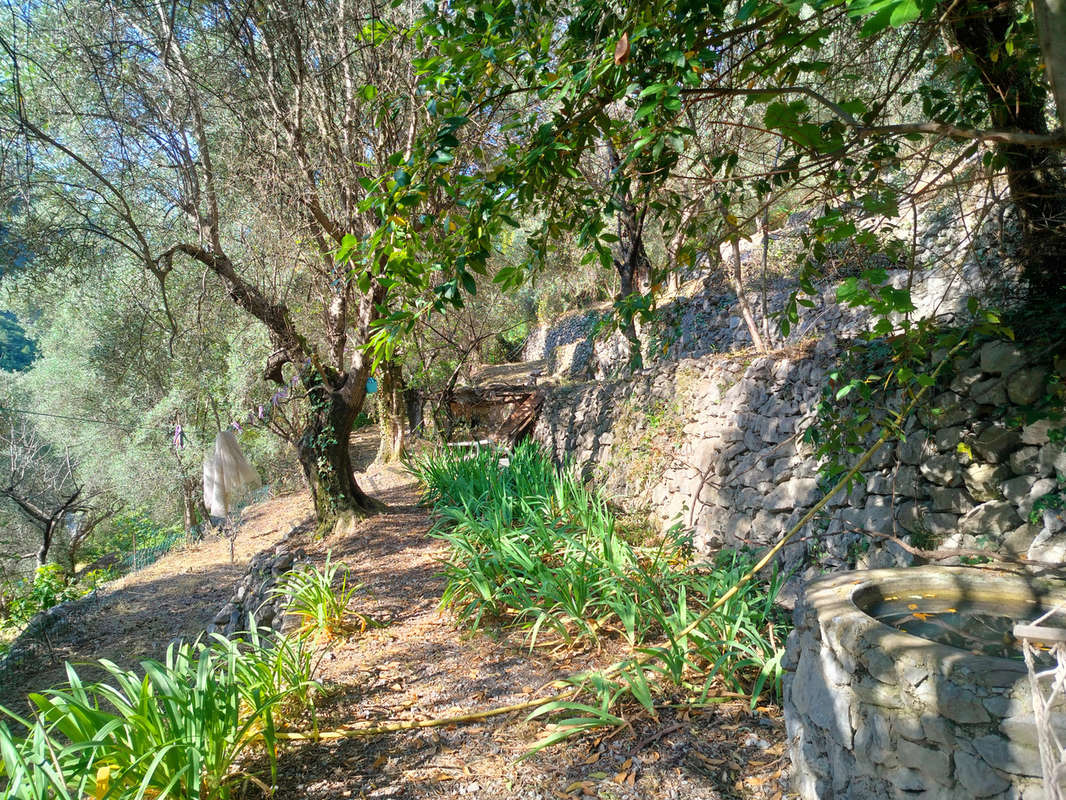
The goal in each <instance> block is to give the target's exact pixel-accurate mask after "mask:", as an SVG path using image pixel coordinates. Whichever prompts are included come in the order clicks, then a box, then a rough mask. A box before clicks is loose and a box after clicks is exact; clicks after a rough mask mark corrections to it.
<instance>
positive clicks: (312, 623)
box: [273, 551, 369, 638]
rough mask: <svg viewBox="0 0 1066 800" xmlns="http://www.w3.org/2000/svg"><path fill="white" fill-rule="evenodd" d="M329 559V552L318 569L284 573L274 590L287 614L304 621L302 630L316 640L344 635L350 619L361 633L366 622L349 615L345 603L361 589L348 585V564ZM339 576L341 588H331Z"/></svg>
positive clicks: (361, 617) (347, 629)
mask: <svg viewBox="0 0 1066 800" xmlns="http://www.w3.org/2000/svg"><path fill="white" fill-rule="evenodd" d="M332 557H333V553H332V551H330V552H329V553H327V554H326V563H325V565H324V566H323V567H322V569H321V570H318V569H315V568H313V567H310V566H307V567H304V568H302V569H295V570H292V571H291V572H287V573H285V575H283V576H282V577H281V579H280V580H279V581H278V585H277V586H276V587H275V588H274V590H273V593H274V594H276V595H278V596H279V597H281V598H283V599H285V600H286V602H287V609H288V611H290V612H292V613H294V614H297V615H298V616H299V617H300V618H301V619H302V620H303V624H302V626H301V631H302V632H305V633H312V634H313V635H314V636H316V637H325V638H332V637H334V636H339V635H341V634H344V633H347V632H348V631H350V630H351V629H352V626H351V624H350V623H349V622H348V619H349V616H352V617H354V618H355V619H356V620H357V621H358V622H357V624H358V626H359V627H360V628H361V629H362V630H365V629H366V627H367V624H368V623H369V620H368V618H367V617H365V616H363V615H361V614H356V613H354V612H349V610H348V604H349V603H350V602H351V600H352V596H353V595H354V594H355V593H356V591H358V590H359V588H360V587H359V585H358V584H352V585H349V583H348V577H349V574H350V573H349V570H348V565H347V564H334V563H332ZM338 573H340V575H341V578H340V585H339V586H337V587H336V588H334V584H335V583H336V582H337V581H336V579H337V574H338Z"/></svg>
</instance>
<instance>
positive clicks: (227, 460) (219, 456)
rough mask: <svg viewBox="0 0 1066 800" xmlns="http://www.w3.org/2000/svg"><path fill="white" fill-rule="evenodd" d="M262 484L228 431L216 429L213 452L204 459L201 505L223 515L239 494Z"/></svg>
mask: <svg viewBox="0 0 1066 800" xmlns="http://www.w3.org/2000/svg"><path fill="white" fill-rule="evenodd" d="M261 485H262V481H260V480H259V474H258V473H257V472H256V471H255V469H253V467H252V465H251V464H249V463H248V459H246V458H245V457H244V453H242V452H241V446H240V445H239V444H237V437H236V436H234V435H233V434H232V433H231V432H230V431H219V432H218V436H216V437H215V453H214V455H213V456H209V457H208V458H206V459H204V505H206V506H207V510H208V512H209V513H210V514H211V516H212V517H225V516H226V515H227V514H229V512H230V511H232V510H233V508H234V506H235V505H236V504H237V502H238V501H239V500H240V499H241V497H242V496H243V495H244V494H246V493H247V492H250V491H251V490H253V489H258V488H259V487H260V486H261Z"/></svg>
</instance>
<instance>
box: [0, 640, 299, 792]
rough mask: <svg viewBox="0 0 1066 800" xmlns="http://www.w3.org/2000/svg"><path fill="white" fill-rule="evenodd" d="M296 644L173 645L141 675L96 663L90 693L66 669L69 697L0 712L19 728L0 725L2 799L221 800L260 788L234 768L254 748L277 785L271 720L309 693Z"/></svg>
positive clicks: (37, 699) (38, 699) (54, 693)
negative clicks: (101, 676) (97, 676)
mask: <svg viewBox="0 0 1066 800" xmlns="http://www.w3.org/2000/svg"><path fill="white" fill-rule="evenodd" d="M303 647H304V645H303V643H302V642H290V641H286V640H277V641H272V642H269V643H268V642H266V641H264V640H262V639H260V638H259V636H258V634H257V633H254V632H253V634H252V639H251V642H250V643H241V642H230V641H228V640H226V639H225V638H223V637H220V636H216V637H214V639H213V640H212V641H211V642H210V643H209V644H204V643H199V642H198V643H195V644H180V645H172V646H171V647H170V648H168V650H167V655H166V658H165V660H164V661H163V662H162V663H160V662H157V661H145V662H143V663H142V665H141V666H142V668H143V675H142V674H140V673H138V672H136V671H134V670H127V669H123V668H121V667H119V666H117V665H116V664H113V663H111V662H110V661H104V660H102V661H100V662H99V665H100V667H102V668H103V670H104V671H105V673H106V675H107V678H106V679H105V681H104V682H101V683H97V684H85V683H84V682H83V681H82V679H81V677H80V676H79V675H78V672H77V670H76V669H75V668H74V667H73V666H71V665H69V664H68V665H67V677H68V684H67V686H66V687H65V688H58V689H50V690H47V691H45V692H43V693H40V694H31V695H30V698H29V699H30V702H31V704H32V706H33V711H32V713H31V716H30V717H29V718H24V717H21V716H19V715H17V714H15V713H14V712H12V711H9V710H8V709H5V708H3V707H2V706H0V713H2V714H3V715H4V716H6V717H8V718H10V719H12V720H14V721H15V722H16V723H17V724H18V725H20V726H22V727H23V728H24V729H25V731H26V733H25V734H23V735H18V734H15V733H13V732H12V730H11V729H10V728H9V727H8V726H7V725H6V724H4V723H2V722H0V776H3V777H4V778H6V780H7V787H6V792H7V793H6V794H5V797H10V798H13V800H30V799H31V798H32V799H33V800H43V799H44V798H52V797H57V798H82V797H87V796H88V797H94V798H98V799H100V800H103V798H116V800H141V798H148V797H151V798H165V797H170V798H181V800H225V799H226V798H229V797H231V796H233V794H234V793H235V791H236V790H238V789H239V788H240V787H241V785H242V784H245V783H248V782H252V783H255V784H257V785H259V786H260V787H261V788H264V789H265V788H267V787H266V785H265V784H264V783H263V782H262V781H261V780H260V779H259V778H257V777H255V776H252V775H250V774H247V773H245V772H242V771H239V770H237V769H236V768H235V765H236V764H237V762H238V760H239V759H241V758H242V757H243V756H245V754H248V753H249V752H253V751H254V752H259V751H261V752H263V753H265V754H266V757H267V760H268V763H269V765H270V769H271V777H272V778H273V777H274V776H275V773H276V759H277V736H276V723H277V719H278V714H279V713H280V712H281V711H283V709H284V708H285V704H286V703H287V702H288V701H290V700H291V699H293V698H300V697H306V696H307V693H308V692H309V691H311V689H312V687H313V686H314V685H315V684H314V682H313V681H312V676H311V669H312V665H311V661H310V658H309V657H307V656H306V654H305V653H304V651H303V650H302V648H303Z"/></svg>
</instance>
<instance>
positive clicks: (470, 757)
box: [0, 469, 787, 800]
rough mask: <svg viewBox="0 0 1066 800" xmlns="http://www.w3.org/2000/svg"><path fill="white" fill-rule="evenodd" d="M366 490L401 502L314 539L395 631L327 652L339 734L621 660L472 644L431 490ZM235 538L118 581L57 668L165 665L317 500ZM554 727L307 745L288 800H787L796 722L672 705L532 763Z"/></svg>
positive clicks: (327, 708) (289, 765) (441, 731)
mask: <svg viewBox="0 0 1066 800" xmlns="http://www.w3.org/2000/svg"><path fill="white" fill-rule="evenodd" d="M363 477H364V482H365V483H366V484H367V485H368V487H369V488H372V489H373V490H374V494H375V495H376V496H377V497H380V498H381V499H383V500H384V501H385V502H387V503H388V504H389V506H390V510H389V511H388V512H387V513H384V514H381V515H378V516H375V517H373V518H371V519H368V520H366V521H365V522H364V523H362V525H361V526H360V527H358V528H357V529H356V530H354V531H351V532H350V533H349V534H347V535H346V536H345V537H344V538H343V539H340V538H338V537H328V538H326V539H325V540H323V541H318V542H312V541H307V542H305V547H306V549H307V551H308V556H309V558H311V559H312V560H314V561H322V560H324V559H325V555H326V553H327V552H328V551H331V552H332V557H333V560H334V561H338V560H342V561H344V562H346V563H347V564H348V565H349V567H350V568H351V571H352V575H353V578H354V580H355V581H357V582H358V583H360V584H362V588H361V589H360V591H359V592H358V593H357V594H356V596H355V598H354V600H353V610H355V611H358V612H360V613H362V614H367V615H369V616H370V617H371V618H372V619H374V620H375V621H376V622H378V623H380V624H381V625H382V627H376V628H372V629H370V630H368V631H367V632H366V633H364V634H362V635H359V636H354V637H352V638H349V639H346V640H341V641H334V642H332V643H330V644H329V645H328V646H327V647H326V648H325V649H324V652H323V657H322V661H321V664H320V677H321V679H322V680H323V681H324V682H325V683H326V684H327V687H328V694H327V696H326V697H325V698H324V699H323V701H322V703H321V707H320V719H319V724H320V726H321V728H322V729H330V728H335V727H342V726H343V725H345V724H348V723H355V722H364V721H366V720H374V719H431V718H436V717H442V716H450V715H454V714H458V713H465V712H469V711H472V710H475V709H483V708H490V707H494V706H500V705H508V704H512V703H520V702H523V701H526V700H529V699H530V698H532V697H534V696H535V693H536V692H538V691H539V690H540V689H541V687H543V686H544V685H545V684H547V683H549V682H551V681H552V680H554V679H555V678H558V677H560V676H562V675H565V674H568V673H570V672H572V671H576V670H579V669H585V668H587V667H589V666H591V665H593V664H596V663H609V662H610V661H611V660H612V655H613V654H612V653H610V652H599V653H596V652H582V653H570V654H567V655H565V656H558V655H557V656H556V657H554V658H552V657H549V656H548V655H546V654H542V653H539V652H538V653H533V654H530V653H529V652H528V650H527V648H526V647H525V646H524V642H523V638H522V636H521V634H512V635H505V634H497V635H495V636H493V635H488V634H477V635H472V636H471V635H468V634H465V633H464V632H463V631H461V630H459V629H457V628H456V627H455V625H454V622H453V620H452V618H451V616H450V615H449V614H448V613H447V612H440V611H439V610H438V603H439V600H440V596H441V591H442V588H443V583H442V581H441V579H440V577H439V575H438V571H439V569H438V564H439V559H440V557H441V556H442V549H441V545H440V543H439V542H437V541H436V540H434V539H432V538H430V537H428V536H427V535H426V534H427V531H428V529H429V527H430V521H429V519H428V517H427V514H426V510H425V509H424V508H421V507H420V506H418V505H417V494H416V487H415V486H414V485H413V483H412V482H411V481H410V480H409V479H408V478H407V477H406V476H405V475H403V474H402V473H401V472H399V471H398V470H388V469H386V470H371V471H370V472H369V473H367V474H364V476H363ZM244 519H245V522H244V524H243V526H242V528H241V530H240V533H239V535H238V538H237V541H236V555H237V561H236V563H234V564H231V563H230V561H229V543H228V542H227V541H224V540H220V539H216V540H208V541H205V542H202V543H200V544H197V545H195V546H192V547H189V548H186V549H184V550H182V551H180V552H176V553H172V554H170V555H168V556H167V557H165V558H163V559H161V560H160V561H158V562H157V563H155V564H153V565H152V566H151V567H148V568H147V569H143V570H141V571H139V572H137V573H134V574H131V575H128V576H126V577H125V578H123V579H121V580H119V581H116V582H114V583H112V584H110V585H109V586H108V587H107V589H106V591H105V593H104V596H103V598H102V602H101V603H100V605H99V607H98V609H97V610H96V611H95V612H94V613H93V614H92V615H91V616H90V617H89V618H88V619H87V620H86V622H85V624H84V625H80V626H75V628H76V629H75V630H74V631H73V632H72V633H71V634H70V635H69V637H67V639H66V640H64V641H59V642H55V643H54V646H55V648H56V653H57V656H58V657H60V658H63V659H70V660H75V661H85V660H87V659H90V658H99V657H108V658H111V659H113V660H116V661H118V662H119V663H125V664H132V663H135V662H136V661H138V660H139V659H143V658H146V657H154V658H158V657H160V656H161V655H162V653H163V652H164V651H165V649H166V645H167V643H168V642H170V641H171V640H172V639H174V638H175V637H179V636H184V637H195V636H196V635H198V634H199V633H200V632H202V630H203V628H204V626H205V625H206V624H207V623H208V622H209V621H210V619H211V617H212V615H213V613H214V611H215V610H217V609H218V608H219V607H220V606H221V605H223V604H224V603H225V602H226V600H227V599H228V598H229V595H230V594H231V593H232V591H233V586H234V584H235V583H236V582H237V581H238V579H239V578H240V576H241V575H242V573H243V571H244V569H245V568H246V566H247V562H248V561H249V560H250V559H251V557H252V556H253V555H255V554H256V553H257V552H260V551H261V550H265V549H268V548H271V547H273V545H274V544H275V543H276V542H277V541H278V540H280V539H281V537H282V536H283V535H284V534H285V533H286V532H287V531H288V530H289V529H290V528H292V527H293V526H296V525H300V524H305V523H308V522H310V505H309V503H308V501H307V499H306V498H305V497H303V496H295V495H294V496H287V497H280V498H276V499H273V500H269V501H267V502H265V503H262V504H260V505H258V506H255V507H252V508H250V509H248V510H247V511H246V513H245V515H244ZM62 677H63V676H62V672H61V668H60V667H58V666H52V665H47V664H44V665H41V666H40V668H38V669H27V670H26V671H25V673H24V674H23V675H20V676H19V678H20V680H19V681H18V685H17V686H15V687H14V688H9V689H8V691H7V696H6V697H3V698H0V700H2V701H3V702H5V703H7V704H9V705H16V706H18V705H21V703H23V702H24V700H23V699H22V698H24V697H25V692H26V691H28V690H29V689H30V688H40V687H43V686H47V685H51V684H54V683H57V682H59V681H60V680H62ZM544 733H545V728H544V725H543V724H542V723H540V722H527V721H525V719H524V716H523V715H522V714H521V713H517V714H512V715H509V716H501V717H496V718H492V719H489V720H485V721H483V722H480V723H477V724H471V725H457V726H455V725H453V726H448V727H443V728H433V729H425V730H419V731H412V732H405V733H402V734H392V735H388V736H380V737H375V738H369V739H368V738H360V739H348V740H342V741H340V742H336V741H334V742H331V743H321V744H320V743H307V744H302V745H294V746H291V747H289V748H287V749H286V750H285V751H284V752H283V753H282V755H281V758H280V764H279V781H278V784H279V785H278V789H277V793H276V795H275V796H276V797H279V798H284V799H286V800H288V799H290V798H291V799H292V800H297V799H298V800H303V799H304V798H306V799H307V800H316V799H318V798H321V800H327V799H328V800H333V798H349V797H350V798H363V797H366V798H404V799H405V800H406V799H407V798H410V799H411V800H414V799H415V798H431V797H432V798H437V797H481V798H497V797H499V798H523V800H525V799H529V800H532V798H544V799H545V800H549V799H553V798H571V797H572V798H577V797H601V798H615V799H617V800H631V799H633V798H649V800H672V798H691V800H701V799H702V800H719V799H720V798H749V797H750V798H778V797H783V796H785V795H784V794H783V786H784V779H785V775H784V773H785V772H787V758H786V756H785V755H784V746H783V730H782V725H781V722H780V715H779V714H778V713H777V711H776V710H774V709H762V710H760V711H757V712H751V711H749V710H748V706H747V704H746V703H739V702H735V701H734V702H730V703H726V704H721V705H714V706H708V707H705V708H702V709H696V710H689V711H678V710H676V709H671V708H663V709H662V710H661V712H660V713H659V716H658V718H657V719H656V718H651V717H650V716H648V715H646V714H645V715H642V716H641V715H637V716H634V717H633V718H632V719H631V725H630V726H629V727H625V728H622V729H619V730H616V731H613V732H611V733H610V734H607V735H602V734H601V735H596V736H591V735H589V736H584V737H582V738H578V739H575V740H572V741H570V742H568V743H566V744H563V745H561V746H558V747H555V748H553V749H550V750H546V751H542V752H540V753H538V754H536V755H534V756H532V757H531V758H529V759H527V760H523V761H518V760H517V759H518V758H519V757H520V756H521V755H522V754H523V753H525V752H526V751H527V750H528V748H529V747H530V745H531V744H532V743H533V742H534V741H536V740H537V739H538V738H540V737H541V736H543V735H544Z"/></svg>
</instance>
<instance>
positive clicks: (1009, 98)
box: [947, 2, 1066, 301]
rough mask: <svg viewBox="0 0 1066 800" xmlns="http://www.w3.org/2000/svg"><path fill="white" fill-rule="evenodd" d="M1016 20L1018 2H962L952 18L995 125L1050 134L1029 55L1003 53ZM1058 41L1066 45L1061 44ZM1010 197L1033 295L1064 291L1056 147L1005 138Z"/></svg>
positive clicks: (1062, 195)
mask: <svg viewBox="0 0 1066 800" xmlns="http://www.w3.org/2000/svg"><path fill="white" fill-rule="evenodd" d="M1017 20H1018V9H1017V8H1016V6H1015V4H1014V3H1008V2H1000V3H994V4H988V5H986V4H984V3H974V2H970V3H963V4H962V5H961V6H959V7H958V8H957V10H956V11H955V12H954V13H952V14H951V15H950V16H949V18H948V21H947V24H948V25H949V26H950V28H951V31H952V33H953V34H954V36H955V40H956V41H957V42H958V43H959V45H960V47H962V49H963V50H965V51H966V54H967V56H968V57H969V59H970V60H971V62H972V63H973V65H974V67H975V68H976V69H977V72H978V74H979V75H980V78H981V83H982V85H983V88H984V93H985V97H986V100H987V102H988V107H989V111H990V114H991V117H992V125H993V127H996V128H1001V129H1014V130H1019V131H1023V132H1025V133H1036V134H1047V133H1048V126H1047V117H1046V115H1045V108H1046V103H1047V87H1046V86H1045V85H1044V84H1043V83H1042V82H1040V81H1038V80H1036V79H1035V78H1034V75H1033V73H1032V71H1031V70H1030V69H1029V66H1028V64H1027V63H1026V60H1025V59H1020V58H1010V57H1006V56H1005V55H1004V53H1003V42H1005V41H1006V40H1007V39H1008V38H1009V34H1010V30H1011V26H1012V25H1013V24H1014V23H1015V22H1017ZM1060 46H1061V43H1060ZM998 152H999V154H1000V156H1001V157H1002V158H1003V161H1004V163H1005V165H1006V169H1007V183H1008V185H1009V186H1010V194H1011V199H1012V200H1013V201H1014V205H1015V207H1016V208H1017V210H1018V214H1019V217H1020V221H1021V227H1022V248H1023V253H1022V257H1023V266H1022V270H1023V275H1024V277H1025V279H1026V282H1027V283H1028V284H1029V288H1030V290H1031V296H1032V298H1033V299H1034V300H1039V301H1046V300H1059V301H1061V300H1062V299H1063V298H1064V297H1066V267H1064V261H1063V253H1066V171H1064V169H1063V164H1062V159H1061V157H1060V156H1059V154H1058V153H1057V152H1055V151H1053V150H1048V149H1039V148H1035V147H1026V146H1023V145H1019V144H1001V145H999V148H998Z"/></svg>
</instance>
